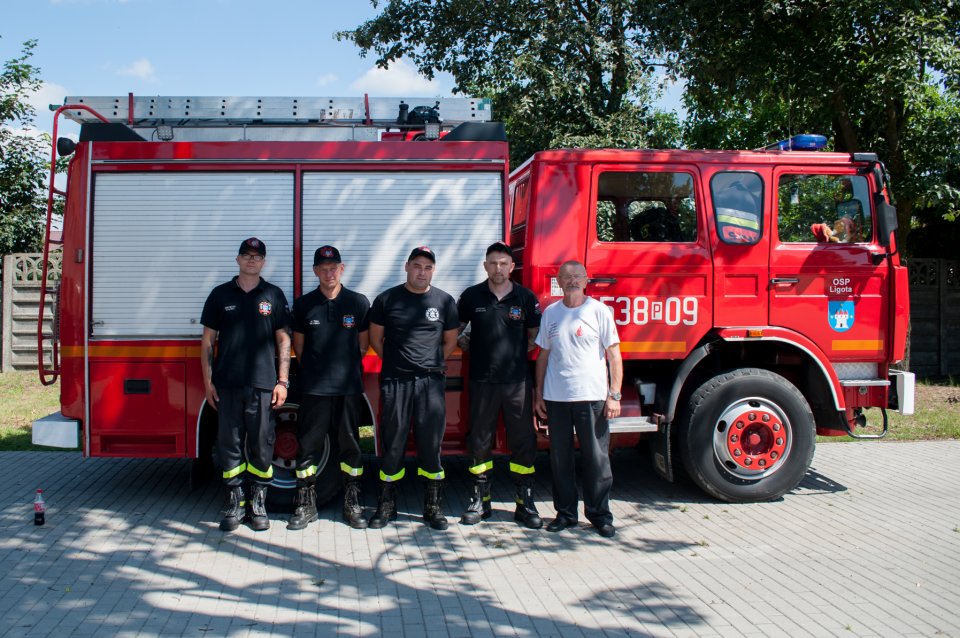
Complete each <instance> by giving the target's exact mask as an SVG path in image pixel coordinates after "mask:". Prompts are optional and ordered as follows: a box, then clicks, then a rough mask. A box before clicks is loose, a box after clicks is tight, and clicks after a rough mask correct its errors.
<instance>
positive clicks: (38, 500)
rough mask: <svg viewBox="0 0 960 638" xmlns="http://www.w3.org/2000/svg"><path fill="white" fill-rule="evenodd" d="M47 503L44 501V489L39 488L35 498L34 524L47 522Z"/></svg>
mask: <svg viewBox="0 0 960 638" xmlns="http://www.w3.org/2000/svg"><path fill="white" fill-rule="evenodd" d="M46 512H47V504H46V503H44V502H43V490H37V496H36V497H35V498H34V499H33V524H34V525H43V524H44V523H45V522H46Z"/></svg>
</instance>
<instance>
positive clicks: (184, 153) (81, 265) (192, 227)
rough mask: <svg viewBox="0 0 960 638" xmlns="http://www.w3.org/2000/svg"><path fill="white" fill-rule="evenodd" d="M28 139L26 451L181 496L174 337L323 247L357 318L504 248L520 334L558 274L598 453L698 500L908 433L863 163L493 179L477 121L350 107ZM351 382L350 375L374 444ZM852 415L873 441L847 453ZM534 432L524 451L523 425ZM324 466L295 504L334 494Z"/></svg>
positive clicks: (206, 464)
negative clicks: (620, 380)
mask: <svg viewBox="0 0 960 638" xmlns="http://www.w3.org/2000/svg"><path fill="white" fill-rule="evenodd" d="M434 102H435V103H434ZM410 104H413V105H417V106H415V107H414V109H413V112H414V113H418V114H419V115H418V117H417V118H413V121H412V122H411V121H410V119H408V118H405V117H404V115H408V114H409V111H410V106H409V105H410ZM420 104H427V106H419V105H420ZM61 114H62V115H65V116H66V117H69V118H71V119H73V120H74V121H76V122H79V123H80V124H81V132H80V137H79V142H76V143H74V142H72V141H71V140H68V139H65V138H61V139H57V133H56V126H57V121H58V118H59V116H60V115H61ZM388 128H395V129H398V130H399V131H400V132H399V133H392V134H390V131H387V129H388ZM385 131H386V132H387V134H386V135H385ZM54 139H57V142H56V148H55V149H54V151H53V156H52V158H51V159H52V160H53V159H56V157H57V153H59V154H60V155H61V156H68V155H69V156H70V158H71V159H70V162H69V170H68V176H67V188H66V190H65V191H63V192H61V193H60V194H61V195H63V196H64V197H65V201H64V219H63V233H62V243H61V244H55V243H54V242H52V241H51V240H50V238H49V237H48V238H47V241H46V243H45V248H44V253H45V259H44V262H45V264H46V263H48V262H49V259H50V253H51V252H53V251H60V253H61V261H62V271H61V272H62V274H61V277H60V280H59V284H58V285H57V286H55V287H53V286H50V287H48V288H45V289H44V291H43V295H44V296H51V297H52V298H53V299H54V300H55V312H54V321H53V323H52V328H50V327H45V326H48V324H46V323H44V316H43V314H41V316H40V317H39V318H38V328H39V330H38V331H39V333H40V337H39V339H40V344H39V345H40V346H41V348H40V351H41V353H42V352H43V351H44V346H46V349H47V350H48V351H52V353H53V357H52V360H50V361H49V362H47V361H45V360H44V359H43V356H42V355H41V361H40V377H41V381H42V382H43V383H52V382H54V381H56V380H57V379H59V380H60V384H61V386H60V394H61V410H60V412H58V413H57V414H55V415H51V416H50V417H45V418H44V419H40V420H38V421H37V422H35V423H34V427H33V440H34V442H35V443H37V444H40V445H54V446H60V447H78V446H79V447H81V449H82V450H83V453H84V454H85V455H87V456H117V457H166V458H187V459H193V460H194V461H193V470H194V471H193V476H194V477H195V478H196V479H197V480H200V479H201V478H202V477H204V476H207V475H209V474H210V472H211V470H212V468H213V467H214V466H215V464H216V459H215V455H214V454H213V448H214V445H213V443H214V440H215V432H216V426H217V415H216V411H215V410H213V409H211V407H210V406H208V405H206V404H205V399H204V391H203V383H202V379H201V373H200V364H199V351H200V345H199V343H200V341H199V339H200V334H201V331H202V326H201V325H200V323H199V317H200V311H201V309H202V306H203V301H204V299H205V298H206V295H207V294H208V293H209V291H210V290H211V289H212V288H213V287H214V286H215V285H217V284H218V283H221V282H223V281H226V280H228V279H229V278H230V277H231V276H233V275H234V274H235V266H234V261H233V257H234V254H235V249H236V244H237V242H238V241H239V240H241V239H243V238H245V237H249V236H252V235H255V236H257V237H259V238H261V239H263V240H264V242H265V243H266V244H267V246H268V259H267V262H266V266H265V267H264V270H263V273H262V274H263V276H264V277H265V278H266V279H267V280H269V281H271V282H272V283H274V284H276V285H278V286H280V287H281V288H282V289H283V290H284V292H285V294H286V295H287V298H288V300H290V301H292V300H293V299H294V298H296V297H298V296H300V295H301V294H302V293H303V292H305V291H308V290H310V289H311V288H312V287H313V286H314V285H315V283H316V282H315V280H314V278H313V274H312V271H311V264H312V262H311V261H310V255H312V252H313V250H314V249H315V248H316V247H317V246H320V245H323V244H333V245H336V246H337V247H338V248H339V249H340V251H341V253H342V254H343V256H344V262H345V264H346V272H345V275H344V279H343V281H344V284H345V285H346V286H348V287H350V288H352V289H354V290H357V291H359V292H361V293H363V294H365V295H366V296H367V297H368V298H370V299H372V298H373V297H374V296H376V295H377V294H378V293H379V292H381V291H382V290H385V289H386V288H388V287H390V286H392V285H396V284H398V283H401V282H402V281H403V272H402V271H403V269H402V264H403V261H404V259H405V255H406V254H407V252H409V249H410V247H411V246H415V245H425V244H426V245H430V246H431V247H432V248H433V249H434V251H435V252H436V254H437V262H438V263H437V273H436V276H435V278H434V282H433V283H434V284H435V285H436V286H438V287H439V288H442V289H444V290H446V291H448V292H450V293H451V294H453V295H454V296H457V295H459V294H460V292H461V291H463V290H464V289H465V288H466V287H468V286H469V285H472V284H473V283H476V282H477V281H482V280H483V279H484V277H485V274H484V272H483V269H482V266H481V263H482V261H483V259H484V252H485V248H486V246H488V245H489V244H491V243H493V242H494V241H497V240H504V241H507V242H508V243H509V244H510V245H511V246H512V247H513V250H514V254H515V258H516V262H517V267H516V270H515V272H514V277H515V278H516V280H517V281H518V282H520V283H522V284H523V285H525V286H528V287H529V288H531V289H532V290H533V291H534V292H535V293H536V294H537V295H538V298H539V299H540V302H541V304H542V305H544V306H545V305H547V304H549V303H552V302H554V301H557V300H558V299H559V298H560V297H562V293H561V291H560V289H559V286H558V285H557V281H556V274H557V271H558V269H559V266H560V265H561V264H562V263H563V262H565V261H567V260H570V259H577V260H580V261H582V262H583V263H585V264H586V266H587V270H588V273H589V275H590V277H591V278H590V283H589V287H588V291H587V292H588V294H590V295H592V296H594V297H596V298H598V299H600V300H601V301H603V302H604V303H606V304H607V305H608V306H609V307H610V309H611V312H612V313H613V315H614V318H615V321H616V323H617V325H618V328H619V332H620V338H621V340H622V343H621V351H622V353H623V359H624V368H625V379H624V384H623V401H622V415H621V416H620V417H619V418H617V419H613V420H612V421H611V424H610V428H611V433H612V441H611V445H612V446H615V447H634V446H637V445H638V444H639V443H640V442H641V441H645V442H646V443H647V444H648V445H646V446H645V447H646V449H648V450H649V451H650V453H651V458H652V460H653V464H654V467H655V469H656V470H657V472H658V473H660V474H661V475H662V476H664V477H665V478H667V479H668V480H674V479H675V478H677V476H679V474H680V471H681V470H683V472H684V473H685V474H686V475H688V476H689V477H691V478H692V480H693V481H694V482H695V483H696V484H697V485H699V486H700V487H701V488H703V489H704V490H705V491H706V492H707V493H708V494H710V495H712V496H714V497H716V498H719V499H723V500H728V501H734V502H745V501H760V500H769V499H774V498H778V497H779V496H781V495H782V494H784V493H785V492H788V491H789V490H791V489H793V488H794V487H796V485H797V484H798V483H799V482H800V481H801V479H802V477H803V476H804V474H805V473H806V472H807V470H808V468H809V466H810V463H811V460H812V457H813V451H814V444H815V437H816V435H817V434H821V435H849V436H854V437H879V436H882V435H883V434H884V433H886V430H887V420H886V410H888V409H896V410H900V411H901V412H904V413H911V412H912V409H913V381H914V380H913V376H912V375H911V374H910V373H908V372H902V371H898V370H895V369H894V368H893V367H892V366H893V364H894V363H895V362H898V361H900V360H901V359H902V358H903V353H904V349H905V344H906V330H907V320H908V315H909V306H908V303H909V302H908V291H907V277H906V269H905V268H904V267H903V266H902V265H901V264H900V260H899V255H898V254H897V250H896V239H895V231H896V215H895V209H894V208H893V206H892V205H891V203H890V201H889V196H888V193H889V189H888V184H887V177H886V173H885V171H884V168H883V166H882V164H881V163H880V162H879V161H878V159H877V157H876V155H874V154H869V153H857V154H853V155H849V154H838V153H827V152H823V151H820V150H816V147H818V146H822V143H823V141H824V140H822V139H819V138H815V137H809V136H800V137H797V138H792V139H791V140H788V141H785V142H784V143H782V144H780V145H779V146H777V147H776V148H768V149H761V150H757V151H736V152H734V151H651V150H643V151H641V150H635V151H634V150H552V151H545V152H541V153H537V154H535V155H534V156H533V157H532V158H530V159H529V160H528V161H527V162H525V163H524V164H523V165H522V166H520V167H519V168H517V169H516V170H515V171H513V173H510V172H509V167H508V146H507V143H506V137H505V135H504V133H503V127H502V125H501V124H499V123H496V122H493V121H491V118H490V104H489V102H488V101H485V100H474V99H470V98H448V99H441V100H438V101H434V100H430V101H429V102H428V101H425V100H417V99H406V100H403V101H401V100H399V99H392V98H391V99H382V98H381V99H375V98H368V97H366V96H364V98H210V97H207V98H158V97H149V98H143V97H134V96H132V95H130V96H127V97H116V98H82V97H68V98H67V100H66V104H65V106H63V107H61V108H60V109H58V111H57V115H56V116H55V122H54ZM808 146H809V147H812V148H809V149H807V150H803V148H802V147H808ZM52 184H53V182H52V179H51V192H50V206H49V207H48V208H49V211H48V224H47V228H48V229H49V228H50V223H49V222H50V219H49V217H50V215H51V213H52V210H53V199H54V196H55V195H57V192H55V189H54V187H53V185H52ZM48 232H49V231H48ZM43 281H44V282H47V281H48V279H47V278H46V277H44V279H43ZM47 285H48V286H49V284H47ZM41 307H43V306H42V304H41ZM465 356H468V355H464V354H462V353H460V352H459V351H458V352H455V353H454V354H453V355H452V357H451V360H450V361H449V366H448V370H447V381H446V389H447V395H446V396H447V423H446V435H445V439H444V443H443V450H444V453H447V454H462V453H464V452H465V445H464V441H465V436H466V432H467V430H468V428H469V423H467V415H468V414H469V410H468V409H467V401H468V397H467V395H466V392H465V388H466V387H467V383H466V378H465V377H466V371H467V368H466V366H465V365H464V363H465V361H464V357H465ZM531 366H532V360H531ZM379 369H380V363H379V360H378V359H377V358H376V356H375V355H373V353H372V351H371V353H369V354H368V355H367V356H366V357H365V358H364V388H365V396H366V407H367V410H366V415H365V416H366V418H365V421H364V422H365V423H369V424H373V425H374V426H376V424H377V417H378V406H379V386H378V379H377V376H378V373H379ZM296 397H297V392H296V381H295V371H294V382H293V387H292V388H291V398H290V400H288V403H287V404H286V405H285V406H284V407H283V408H282V409H281V410H280V411H279V414H278V427H277V440H276V446H275V450H274V466H275V468H274V469H275V478H274V483H275V485H277V486H278V487H281V488H292V487H293V486H294V483H295V482H294V478H293V471H292V470H293V467H294V463H295V458H296V447H297V443H296V419H297V398H296ZM867 408H878V410H877V411H875V412H878V413H879V414H880V415H881V417H880V418H881V419H882V430H881V426H877V427H876V428H873V431H872V433H870V434H864V430H863V427H864V426H865V425H867V423H866V417H865V414H866V413H865V409H867ZM872 413H873V412H871V414H872ZM535 425H536V427H537V430H538V433H539V437H540V442H541V445H542V447H547V442H548V437H549V424H547V423H541V422H538V423H536V424H535ZM376 429H377V428H376V427H374V439H375V445H378V441H377V440H376ZM877 430H880V431H879V432H877ZM335 448H336V441H335V440H330V441H328V443H327V445H326V450H327V455H326V457H325V459H324V462H323V468H322V470H321V472H320V477H319V480H318V482H317V484H318V500H319V501H320V502H322V501H324V500H327V499H329V498H330V497H332V496H333V494H334V493H335V492H336V490H337V489H338V481H337V479H336V477H337V471H338V470H337V463H336V461H335V459H336V449H335ZM496 450H497V451H498V452H505V451H506V441H505V436H504V435H503V432H502V429H501V431H500V432H499V433H498V435H497V438H496Z"/></svg>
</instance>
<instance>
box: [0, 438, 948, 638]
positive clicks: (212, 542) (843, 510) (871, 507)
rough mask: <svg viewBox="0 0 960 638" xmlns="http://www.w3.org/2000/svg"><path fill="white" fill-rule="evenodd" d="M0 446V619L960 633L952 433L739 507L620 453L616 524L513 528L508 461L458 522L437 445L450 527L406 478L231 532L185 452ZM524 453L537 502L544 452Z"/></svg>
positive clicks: (824, 469)
mask: <svg viewBox="0 0 960 638" xmlns="http://www.w3.org/2000/svg"><path fill="white" fill-rule="evenodd" d="M0 463H2V467H3V469H4V475H5V477H6V478H5V480H4V481H2V482H0V618H2V622H0V634H2V635H8V636H68V635H76V636H103V635H117V636H267V635H277V636H315V635H319V636H323V635H332V634H335V633H340V634H344V635H357V636H380V635H383V636H396V637H400V636H422V635H427V634H429V635H430V636H431V637H433V636H457V637H459V636H470V637H474V636H476V637H479V636H564V637H567V636H590V637H593V636H780V635H786V636H844V637H846V636H884V637H886V636H954V637H957V638H960V441H942V442H914V443H896V442H882V443H877V442H865V443H859V442H858V443H828V444H821V445H820V446H818V448H817V452H816V456H815V458H814V463H813V467H812V468H811V471H810V472H809V474H808V475H807V476H806V478H805V479H804V481H803V482H802V484H801V485H800V486H799V487H798V488H797V489H796V490H794V491H793V492H792V493H790V494H788V495H787V496H785V497H784V498H783V499H781V500H779V501H775V502H772V503H762V504H750V505H730V504H725V503H719V502H716V501H712V500H710V499H708V498H707V497H705V496H704V495H703V494H702V493H700V492H699V491H697V490H696V489H695V488H694V487H692V486H690V485H683V484H681V485H670V484H667V483H665V482H663V481H662V480H661V479H659V478H657V477H656V476H655V475H654V474H653V473H652V472H651V471H650V470H649V468H648V467H647V464H646V462H645V458H644V457H641V456H640V455H638V454H637V453H636V452H635V451H631V450H621V451H618V452H616V453H615V454H614V458H613V468H614V491H613V497H614V501H613V510H614V515H615V516H616V519H617V521H616V522H617V525H618V534H617V536H616V538H614V539H611V540H608V539H603V538H601V537H600V536H598V535H597V534H596V533H595V532H594V530H593V529H592V528H591V527H588V526H587V525H586V524H585V523H581V526H580V527H579V528H578V529H575V530H568V531H566V532H563V533H560V534H550V533H548V532H546V531H544V530H541V531H531V530H526V529H522V528H520V527H519V526H517V525H516V524H515V523H513V522H512V512H513V503H512V497H513V494H512V488H511V486H510V483H509V480H508V478H507V477H506V467H505V466H506V464H505V462H504V461H503V460H502V459H498V461H497V464H496V472H497V479H496V481H495V483H494V488H493V496H494V508H495V514H494V518H493V519H492V520H491V521H488V522H484V523H483V524H481V525H477V526H472V527H471V526H464V525H459V524H457V523H456V519H457V518H458V517H459V514H460V513H461V511H462V510H463V508H464V507H465V506H466V503H467V494H466V492H467V483H466V479H465V475H466V465H465V463H464V461H463V460H462V459H452V460H449V461H447V462H446V469H447V473H448V475H449V476H450V477H451V479H450V485H449V487H448V490H447V502H446V504H445V511H446V513H447V515H448V516H449V517H450V518H451V523H452V524H451V526H450V529H449V530H447V531H445V532H437V531H432V530H430V529H428V528H426V527H425V526H424V525H423V524H422V523H421V522H420V520H419V518H418V513H419V512H420V509H421V498H422V497H421V490H420V486H419V485H418V484H417V483H416V482H415V481H412V480H409V479H408V480H406V481H405V482H404V484H403V485H402V487H401V501H400V508H401V516H400V520H399V521H398V522H397V524H396V525H391V526H389V527H388V528H386V529H384V530H376V531H375V530H367V531H355V530H351V529H350V528H349V527H347V526H346V525H345V524H343V523H341V522H340V520H339V510H338V509H337V508H336V507H334V506H333V505H328V506H327V507H325V508H324V510H323V511H322V513H321V520H320V522H319V523H314V524H312V525H311V526H310V527H309V528H307V529H306V530H304V531H300V532H291V531H287V530H286V528H285V525H284V522H283V520H281V519H282V518H285V517H286V515H281V514H275V515H272V518H273V525H272V527H271V529H270V530H269V531H267V532H261V533H255V532H253V531H251V530H250V529H248V528H246V527H241V529H240V530H238V531H237V532H236V533H233V534H223V533H222V532H220V531H219V529H218V528H217V523H218V509H219V507H220V505H221V502H222V495H221V492H220V490H219V488H218V487H217V486H216V485H214V484H210V485H209V486H207V487H206V488H204V489H202V490H199V491H194V492H191V491H190V489H189V487H188V475H189V464H188V462H186V461H169V460H147V459H83V458H81V457H80V456H79V454H77V453H55V452H51V453H46V452H6V453H0ZM371 467H374V468H375V467H376V466H375V463H374V462H373V460H372V459H371ZM411 469H412V468H411ZM537 470H538V479H537V481H538V482H537V487H536V496H537V498H538V500H539V503H540V510H541V513H542V514H544V515H545V518H547V519H548V520H549V517H550V515H552V514H553V508H552V507H551V506H550V503H549V498H550V486H549V464H548V459H547V457H546V456H542V457H540V458H538V461H537ZM375 475H376V473H375V472H370V471H368V472H367V477H366V479H365V480H367V482H368V483H369V485H368V486H367V489H366V493H365V499H366V501H367V504H368V505H371V506H372V505H373V501H374V494H373V492H374V489H373V488H374V481H373V480H372V477H374V476H375ZM409 475H410V472H409V471H408V476H409ZM38 487H42V488H44V493H45V495H46V498H47V504H48V511H47V524H46V525H45V526H43V527H36V526H34V524H33V513H32V501H33V494H34V491H35V489H36V488H38Z"/></svg>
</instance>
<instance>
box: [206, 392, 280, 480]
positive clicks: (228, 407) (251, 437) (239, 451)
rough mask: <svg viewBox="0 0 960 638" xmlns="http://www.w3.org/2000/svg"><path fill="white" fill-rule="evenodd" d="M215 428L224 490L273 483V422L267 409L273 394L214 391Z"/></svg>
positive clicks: (274, 419)
mask: <svg viewBox="0 0 960 638" xmlns="http://www.w3.org/2000/svg"><path fill="white" fill-rule="evenodd" d="M217 394H218V395H219V396H220V403H219V404H217V416H218V420H219V426H218V430H217V451H218V453H219V456H220V466H221V467H222V469H223V482H224V483H225V484H226V485H227V487H239V486H241V485H243V481H244V478H249V480H250V481H251V482H253V483H263V484H269V483H270V482H271V481H272V480H273V443H274V440H275V438H276V418H275V415H274V411H273V409H272V407H271V401H272V400H273V390H261V389H259V388H251V387H243V388H217Z"/></svg>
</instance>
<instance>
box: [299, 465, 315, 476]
mask: <svg viewBox="0 0 960 638" xmlns="http://www.w3.org/2000/svg"><path fill="white" fill-rule="evenodd" d="M316 473H317V466H316V465H311V466H310V467H308V468H306V469H305V470H297V478H298V479H305V478H310V477H311V476H313V475H314V474H316Z"/></svg>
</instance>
